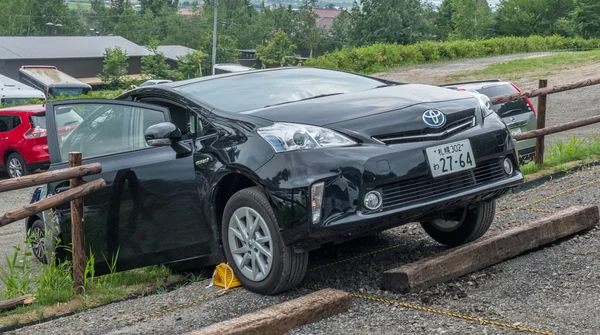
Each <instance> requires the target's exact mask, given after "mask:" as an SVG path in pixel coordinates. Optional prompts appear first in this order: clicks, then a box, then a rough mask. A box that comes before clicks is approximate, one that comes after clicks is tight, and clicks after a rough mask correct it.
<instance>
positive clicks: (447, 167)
mask: <svg viewBox="0 0 600 335" xmlns="http://www.w3.org/2000/svg"><path fill="white" fill-rule="evenodd" d="M425 152H426V153H427V159H428V160H429V169H430V170H431V175H432V176H433V177H439V176H443V175H446V174H450V173H454V172H459V171H464V170H469V169H472V168H474V167H475V156H473V149H471V142H469V140H464V141H460V142H454V143H448V144H444V145H440V146H437V147H432V148H427V149H425Z"/></svg>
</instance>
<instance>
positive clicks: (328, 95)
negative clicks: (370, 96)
mask: <svg viewBox="0 0 600 335" xmlns="http://www.w3.org/2000/svg"><path fill="white" fill-rule="evenodd" d="M338 94H344V92H338V93H328V94H319V95H315V96H312V97H309V98H304V99H300V100H294V101H286V102H280V103H278V104H272V105H266V106H265V107H263V108H267V107H273V106H279V105H285V104H291V103H294V102H298V101H306V100H312V99H318V98H324V97H330V96H332V95H338Z"/></svg>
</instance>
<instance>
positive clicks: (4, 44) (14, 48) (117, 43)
mask: <svg viewBox="0 0 600 335" xmlns="http://www.w3.org/2000/svg"><path fill="white" fill-rule="evenodd" d="M114 47H120V48H121V49H122V50H123V51H125V52H127V55H128V56H130V57H139V56H145V55H147V54H148V53H149V52H148V50H147V49H146V48H144V47H142V46H139V45H137V44H135V43H133V42H131V41H129V40H127V39H125V38H123V37H120V36H0V59H55V58H102V57H104V51H105V49H106V48H114Z"/></svg>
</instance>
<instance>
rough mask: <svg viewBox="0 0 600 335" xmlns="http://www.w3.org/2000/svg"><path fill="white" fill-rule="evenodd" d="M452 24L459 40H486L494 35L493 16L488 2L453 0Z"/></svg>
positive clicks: (484, 0)
mask: <svg viewBox="0 0 600 335" xmlns="http://www.w3.org/2000/svg"><path fill="white" fill-rule="evenodd" d="M452 24H453V25H454V33H452V34H451V36H452V37H454V38H457V39H484V38H488V37H490V36H491V35H492V29H493V24H494V21H493V16H492V11H491V9H490V7H489V6H488V3H487V1H486V0H453V1H452Z"/></svg>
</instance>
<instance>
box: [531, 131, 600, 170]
mask: <svg viewBox="0 0 600 335" xmlns="http://www.w3.org/2000/svg"><path fill="white" fill-rule="evenodd" d="M599 156H600V138H594V139H578V138H577V137H573V138H572V139H571V140H570V141H568V142H562V141H560V142H554V143H552V145H551V146H550V148H549V149H548V151H547V152H546V154H545V155H544V165H543V166H538V165H536V164H535V163H534V162H529V163H527V164H524V165H521V172H522V173H523V174H524V175H528V174H533V173H537V172H540V171H541V170H544V169H551V170H552V171H551V172H553V171H567V170H568V169H569V168H570V166H569V165H568V163H571V162H576V161H582V162H583V163H584V164H585V163H586V162H589V161H591V160H594V159H597V158H598V157H599Z"/></svg>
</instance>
